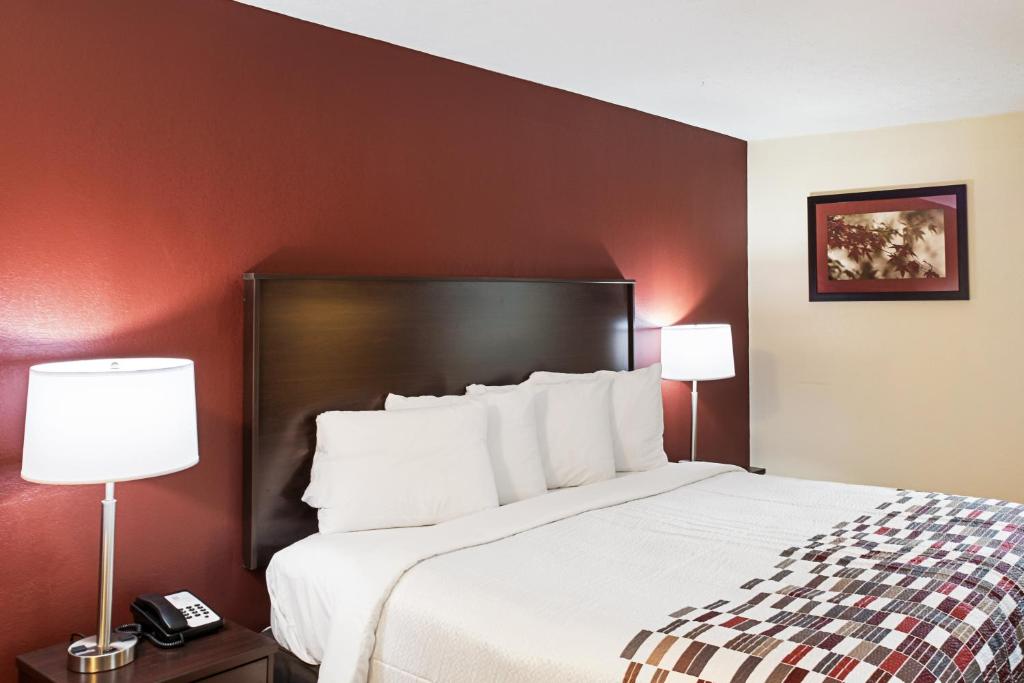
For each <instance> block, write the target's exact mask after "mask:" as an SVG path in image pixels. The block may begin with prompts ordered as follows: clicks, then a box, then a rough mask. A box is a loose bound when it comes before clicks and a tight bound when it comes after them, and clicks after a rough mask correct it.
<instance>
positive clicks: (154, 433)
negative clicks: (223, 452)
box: [21, 358, 199, 484]
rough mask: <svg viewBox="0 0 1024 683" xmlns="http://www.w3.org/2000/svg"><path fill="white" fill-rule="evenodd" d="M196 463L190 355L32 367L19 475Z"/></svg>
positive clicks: (123, 475)
mask: <svg viewBox="0 0 1024 683" xmlns="http://www.w3.org/2000/svg"><path fill="white" fill-rule="evenodd" d="M197 462H199V444H198V438H197V434H196V390H195V372H194V368H193V365H192V361H190V360H182V359H178V358H118V359H106V360H85V361H70V362H65V363H46V364H43V365H35V366H33V367H32V368H30V369H29V376H28V405H27V409H26V414H25V447H24V450H23V453H22V461H21V476H22V478H24V479H27V480H28V481H34V482H39V483H43V484H98V483H105V482H117V481H128V480H130V479H143V478H145V477H156V476H159V475H161V474H170V473H171V472H177V471H178V470H183V469H185V468H187V467H191V466H192V465H195V464H196V463H197Z"/></svg>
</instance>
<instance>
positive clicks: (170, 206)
mask: <svg viewBox="0 0 1024 683" xmlns="http://www.w3.org/2000/svg"><path fill="white" fill-rule="evenodd" d="M3 15H4V16H3V20H2V21H0V547H2V549H3V560H2V561H0V605H2V612H3V619H0V677H2V678H9V677H11V676H13V672H14V668H13V656H14V654H15V653H17V652H19V651H24V650H27V649H31V648H35V647H39V646H42V645H46V644H49V643H51V642H55V641H58V640H61V639H63V638H66V636H67V634H68V632H70V631H73V630H74V631H83V632H90V633H91V632H93V629H94V625H93V619H94V613H95V600H96V563H97V556H98V519H99V510H100V507H99V500H100V497H101V487H99V486H82V487H60V486H40V485H33V484H29V483H26V482H23V481H22V480H21V479H20V477H19V468H20V457H21V456H20V452H21V440H22V431H23V422H24V404H25V389H26V381H27V369H28V366H29V365H30V364H32V363H36V362H41V361H49V360H56V359H71V358H81V357H103V356H121V355H169V356H183V357H187V358H192V359H194V360H195V364H196V373H197V385H198V386H197V390H198V405H199V428H200V442H201V443H200V446H201V461H200V464H199V466H197V467H195V468H193V469H191V470H188V471H185V472H182V473H179V474H175V475H171V476H168V477H163V478H160V479H152V480H146V481H140V482H131V483H127V484H123V485H120V486H119V487H118V498H119V511H118V536H117V544H118V545H117V548H118V551H117V579H116V603H115V611H116V618H117V619H119V620H125V619H127V618H128V613H127V603H128V600H129V598H130V597H131V596H132V595H134V594H136V593H140V592H144V591H148V590H155V591H162V592H165V591H171V590H173V589H176V588H180V587H187V588H190V589H192V590H194V591H195V592H196V593H197V594H198V595H199V596H201V597H203V598H205V599H207V600H208V601H209V602H210V603H212V605H213V606H214V607H215V608H217V609H219V610H220V611H221V612H223V613H224V614H226V615H227V616H228V617H230V618H233V619H236V620H239V621H241V622H243V623H245V624H247V625H249V626H262V625H264V624H265V622H266V621H267V600H266V597H265V591H264V587H263V582H262V577H261V576H260V575H258V574H251V573H249V572H247V571H245V570H243V569H242V568H241V551H240V546H241V541H240V533H241V515H240V507H241V490H240V486H241V457H242V456H241V416H242V406H241V398H242V396H241V394H242V361H241V353H242V304H241V294H242V283H241V277H240V276H241V274H242V273H243V272H245V271H248V270H261V271H280V272H284V271H290V272H299V273H327V274H381V275H426V276H430V275H436V276H445V275H477V276H522V277H544V276H553V277H566V278H573V277H613V276H624V277H630V278H635V279H636V280H637V304H638V316H639V319H640V321H639V323H640V325H641V326H642V327H644V328H655V327H657V326H660V325H665V324H671V323H675V322H677V321H680V320H685V321H703V322H712V321H714V322H718V321H724V322H730V323H732V324H733V326H734V334H735V339H736V366H737V377H736V378H735V379H732V380H724V381H720V382H708V383H707V384H706V385H704V386H702V394H701V396H702V400H703V403H702V410H703V413H702V426H701V428H702V430H703V431H702V432H701V434H702V443H701V448H702V451H703V453H704V454H705V455H706V457H707V458H708V459H716V460H722V461H728V462H735V463H746V461H747V451H748V401H747V398H748V396H747V291H746V288H747V266H746V143H744V142H743V141H741V140H736V139H733V138H729V137H726V136H723V135H718V134H715V133H710V132H708V131H705V130H701V129H698V128H693V127H690V126H686V125H682V124H679V123H675V122H672V121H667V120H664V119H660V118H657V117H653V116H648V115H646V114H641V113H638V112H636V111H632V110H629V109H625V108H621V107H617V106H613V105H610V104H606V103H602V102H598V101H595V100H591V99H588V98H585V97H580V96H577V95H573V94H570V93H566V92H562V91H559V90H555V89H551V88H546V87H542V86H539V85H535V84H532V83H527V82H524V81H520V80H516V79H512V78H507V77H504V76H500V75H496V74H493V73H489V72H486V71H482V70H479V69H474V68H471V67H467V66H464V65H460V64H456V63H453V62H449V61H446V60H442V59H438V58H435V57H431V56H428V55H425V54H420V53H416V52H412V51H408V50H404V49H401V48H398V47H394V46H391V45H387V44H384V43H380V42H376V41H372V40H368V39H364V38H360V37H356V36H352V35H348V34H345V33H342V32H339V31H334V30H329V29H326V28H322V27H318V26H315V25H312V24H307V23H303V22H299V21H294V20H291V19H288V18H285V17H282V16H278V15H274V14H270V13H267V12H263V11H261V10H257V9H253V8H250V7H246V6H243V5H239V4H235V3H232V2H227V1H226V0H207V1H205V2H189V3H182V2H170V1H157V0H151V1H149V2H144V3H139V2H134V1H133V0H109V1H107V2H102V3H78V2H66V1H64V0H7V2H5V3H4V10H3ZM638 347H639V353H638V361H639V363H640V364H646V363H649V362H652V361H653V360H656V359H657V353H658V333H657V331H656V330H654V329H642V330H640V331H639V332H638ZM688 401H689V395H688V393H687V389H686V388H685V387H684V386H683V385H680V384H667V385H666V410H667V416H668V422H667V435H666V436H667V442H668V448H669V450H670V452H671V453H672V454H673V455H674V456H677V457H678V456H681V455H684V454H685V453H686V452H687V449H688V438H689V425H688V412H687V411H688Z"/></svg>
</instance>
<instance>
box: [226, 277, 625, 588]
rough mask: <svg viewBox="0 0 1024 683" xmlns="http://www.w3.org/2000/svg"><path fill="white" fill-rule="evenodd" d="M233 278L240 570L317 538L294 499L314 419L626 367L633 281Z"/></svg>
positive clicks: (308, 515)
mask: <svg viewBox="0 0 1024 683" xmlns="http://www.w3.org/2000/svg"><path fill="white" fill-rule="evenodd" d="M244 278H245V397H244V401H245V403H244V413H245V417H244V420H245V423H244V437H243V444H244V465H243V467H244V470H243V471H244V476H243V482H244V484H243V485H244V503H243V504H244V511H243V520H244V521H243V524H244V530H243V543H244V548H243V561H244V563H245V566H246V567H247V568H249V569H258V568H261V567H265V566H266V564H267V563H268V562H269V561H270V558H271V556H272V555H273V554H274V553H275V552H277V551H278V550H280V549H281V548H283V547H285V546H287V545H289V544H291V543H294V542H295V541H297V540H299V539H301V538H304V537H305V536H308V535H309V534H312V533H315V532H316V530H317V518H316V511H315V510H313V509H312V508H310V507H308V506H306V504H305V503H303V502H302V501H301V496H302V492H303V490H304V489H305V487H306V484H307V482H308V480H309V469H310V465H311V463H312V459H313V449H314V446H315V437H316V434H315V419H316V416H317V415H319V414H320V413H322V412H324V411H327V410H379V409H381V408H382V407H383V405H384V398H385V397H386V396H387V394H388V392H394V393H398V394H406V395H422V394H434V395H443V394H453V393H455V394H461V393H462V392H463V390H464V388H465V386H466V385H467V384H472V383H482V384H509V383H515V382H520V381H522V380H523V379H525V378H526V377H527V376H529V374H530V373H531V372H533V371H534V370H554V371H561V372H590V371H593V370H599V369H610V370H631V369H633V322H634V303H633V290H634V283H633V281H632V280H543V279H531V280H527V279H501V278H448V279H426V278H366V277H321V276H305V275H298V276H292V275H262V274H256V273H247V274H246V275H245V276H244Z"/></svg>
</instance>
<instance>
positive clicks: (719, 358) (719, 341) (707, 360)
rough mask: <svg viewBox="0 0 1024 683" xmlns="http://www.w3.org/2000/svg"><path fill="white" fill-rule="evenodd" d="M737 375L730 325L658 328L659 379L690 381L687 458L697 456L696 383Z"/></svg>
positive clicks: (691, 458) (695, 457)
mask: <svg viewBox="0 0 1024 683" xmlns="http://www.w3.org/2000/svg"><path fill="white" fill-rule="evenodd" d="M735 376H736V368H735V366H734V364H733V355H732V327H731V326H729V325H720V324H713V325H673V326H671V327H663V328H661V378H662V379H671V380H681V381H686V382H693V385H692V387H691V389H690V420H691V430H690V460H691V461H694V460H696V459H697V382H704V381H708V380H713V379H726V378H728V377H735Z"/></svg>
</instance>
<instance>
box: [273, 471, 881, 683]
mask: <svg viewBox="0 0 1024 683" xmlns="http://www.w3.org/2000/svg"><path fill="white" fill-rule="evenodd" d="M894 497H895V492H894V491H893V490H891V489H881V488H873V487H860V486H849V485H842V484H832V483H824V482H809V481H801V480H795V479H783V478H779V477H770V476H767V477H766V476H756V475H750V474H747V473H745V472H742V471H740V470H738V469H737V468H734V467H730V466H725V465H716V464H711V463H681V464H671V465H667V466H665V467H662V468H659V469H656V470H652V471H649V472H642V473H637V474H632V475H629V476H625V477H621V478H618V479H614V480H610V481H605V482H600V483H597V484H592V485H589V486H584V487H579V488H574V489H563V490H559V491H552V492H550V493H548V494H546V495H543V496H539V497H537V498H532V499H529V500H525V501H522V502H519V503H514V504H512V505H506V506H503V507H501V508H497V509H492V510H486V511H484V512H481V513H477V514H474V515H471V516H469V517H463V518H460V519H456V520H453V521H451V522H446V523H444V524H439V525H437V526H433V527H423V528H415V529H389V530H383V531H369V532H356V533H348V534H335V535H328V536H322V535H319V534H317V535H314V536H311V537H309V538H307V539H305V540H303V541H300V542H298V543H296V544H294V545H292V546H290V547H289V548H286V549H285V550H282V551H281V552H279V553H278V554H277V555H276V556H275V557H274V559H273V561H272V562H271V564H270V567H269V568H268V570H267V584H268V587H269V590H270V596H271V601H272V617H271V618H272V626H273V631H274V635H275V636H276V637H277V639H278V640H279V641H280V642H281V644H282V645H283V646H284V647H286V648H288V649H289V650H291V651H292V652H293V653H295V654H296V655H297V656H299V657H300V658H302V659H303V660H305V661H307V662H310V663H320V664H321V670H320V680H321V681H326V682H328V683H335V682H339V683H348V682H360V683H361V682H362V681H367V680H372V681H383V682H391V681H395V682H398V681H401V682H408V681H434V682H440V681H446V682H447V681H451V682H463V681H464V682H470V681H496V682H505V681H508V682H512V681H551V680H563V681H603V680H607V681H618V680H621V679H622V675H623V671H624V663H623V661H622V660H621V659H619V658H618V654H619V652H621V651H622V649H623V648H624V647H625V645H626V643H627V642H628V641H629V639H630V638H631V637H632V635H633V634H635V633H636V632H637V631H638V630H639V629H641V628H643V627H645V626H647V625H649V624H651V623H656V622H658V621H659V620H661V619H663V618H664V617H665V616H666V613H667V611H668V610H670V609H677V608H679V607H683V606H686V605H693V606H700V605H703V604H706V603H708V602H710V601H713V600H717V599H728V598H733V597H735V596H737V594H738V593H739V592H741V591H742V589H741V588H739V586H740V585H741V584H743V583H744V582H745V581H747V580H748V579H750V578H753V577H755V576H758V575H760V574H763V573H765V572H766V571H769V570H770V569H771V567H773V566H774V565H775V564H776V563H777V562H778V556H779V553H780V552H781V551H782V550H784V549H785V548H788V547H790V546H792V545H796V544H799V543H801V542H803V541H804V540H806V539H807V538H808V537H810V536H813V535H814V534H816V533H820V532H822V531H825V530H827V529H829V528H830V527H832V526H833V525H835V524H837V523H838V522H841V521H845V520H849V519H851V518H853V517H856V516H857V515H859V514H861V513H863V512H865V511H868V510H870V509H872V508H874V507H876V506H877V505H879V504H881V503H882V502H884V501H886V500H890V499H892V498H894Z"/></svg>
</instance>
